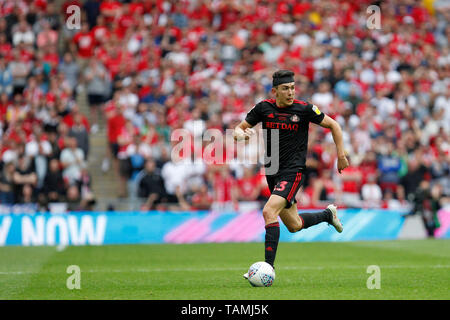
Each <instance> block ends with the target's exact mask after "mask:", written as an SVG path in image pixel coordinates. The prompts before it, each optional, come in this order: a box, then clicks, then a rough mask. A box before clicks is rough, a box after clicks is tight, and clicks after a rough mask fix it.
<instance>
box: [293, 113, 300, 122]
mask: <svg viewBox="0 0 450 320" xmlns="http://www.w3.org/2000/svg"><path fill="white" fill-rule="evenodd" d="M291 121H292V122H299V121H300V117H299V116H298V115H296V114H294V115H293V116H292V117H291Z"/></svg>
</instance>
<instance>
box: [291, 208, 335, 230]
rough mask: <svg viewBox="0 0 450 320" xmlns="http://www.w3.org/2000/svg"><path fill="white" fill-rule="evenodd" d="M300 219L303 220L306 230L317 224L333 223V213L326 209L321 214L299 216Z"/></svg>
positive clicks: (301, 214)
mask: <svg viewBox="0 0 450 320" xmlns="http://www.w3.org/2000/svg"><path fill="white" fill-rule="evenodd" d="M299 216H300V219H302V222H303V228H302V229H306V228H309V227H311V226H315V225H316V224H319V223H321V222H328V223H331V217H332V213H331V211H330V210H328V209H325V210H323V211H320V212H311V213H310V212H305V213H300V214H299Z"/></svg>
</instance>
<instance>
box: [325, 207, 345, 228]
mask: <svg viewBox="0 0 450 320" xmlns="http://www.w3.org/2000/svg"><path fill="white" fill-rule="evenodd" d="M327 209H328V210H330V211H331V214H332V216H331V222H330V224H331V225H332V226H333V227H334V228H335V229H336V231H337V232H339V233H341V232H342V230H344V227H343V225H342V223H341V221H340V220H339V218H338V214H337V207H336V206H335V205H334V204H330V205H329V206H328V207H327Z"/></svg>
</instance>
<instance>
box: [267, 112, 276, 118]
mask: <svg viewBox="0 0 450 320" xmlns="http://www.w3.org/2000/svg"><path fill="white" fill-rule="evenodd" d="M267 118H271V119H273V118H275V116H274V115H273V113H271V114H269V115H268V116H267Z"/></svg>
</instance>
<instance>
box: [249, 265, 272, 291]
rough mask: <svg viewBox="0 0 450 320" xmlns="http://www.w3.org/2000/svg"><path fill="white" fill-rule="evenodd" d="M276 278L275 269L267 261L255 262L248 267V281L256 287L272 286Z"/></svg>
mask: <svg viewBox="0 0 450 320" xmlns="http://www.w3.org/2000/svg"><path fill="white" fill-rule="evenodd" d="M274 280H275V270H274V269H273V267H272V266H271V265H270V264H268V263H267V262H263V261H260V262H255V263H254V264H252V265H251V266H250V268H249V269H248V282H250V284H251V285H252V286H254V287H270V286H271V285H272V284H273V281H274Z"/></svg>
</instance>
